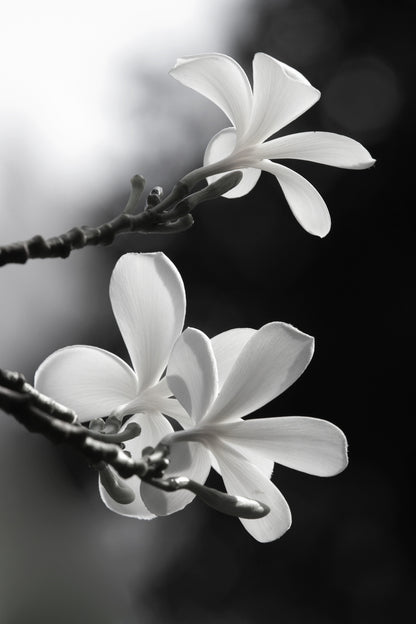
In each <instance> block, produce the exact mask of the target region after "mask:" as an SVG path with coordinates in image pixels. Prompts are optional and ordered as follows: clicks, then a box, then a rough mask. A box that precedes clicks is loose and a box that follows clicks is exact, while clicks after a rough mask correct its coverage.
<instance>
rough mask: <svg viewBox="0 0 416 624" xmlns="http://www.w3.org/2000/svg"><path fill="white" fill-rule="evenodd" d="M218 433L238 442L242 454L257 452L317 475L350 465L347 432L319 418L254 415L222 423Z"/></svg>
mask: <svg viewBox="0 0 416 624" xmlns="http://www.w3.org/2000/svg"><path fill="white" fill-rule="evenodd" d="M218 435H220V436H221V437H222V438H223V439H224V440H225V441H227V442H229V443H231V444H235V445H237V446H238V448H239V450H240V452H241V453H244V454H246V453H247V451H248V452H256V453H258V454H260V455H262V456H263V457H265V458H268V459H271V460H272V461H274V462H277V463H279V464H282V465H283V466H287V467H289V468H294V469H295V470H300V471H302V472H306V473H308V474H311V475H316V476H318V477H331V476H333V475H336V474H338V473H339V472H341V471H342V470H344V468H346V466H347V464H348V456H347V440H346V438H345V435H344V434H343V432H342V431H341V429H339V428H338V427H336V426H335V425H333V424H332V423H330V422H328V421H326V420H321V419H319V418H307V417H303V416H284V417H278V418H253V419H252V420H245V421H241V422H238V423H230V424H227V425H223V426H222V427H221V428H220V432H219V433H218Z"/></svg>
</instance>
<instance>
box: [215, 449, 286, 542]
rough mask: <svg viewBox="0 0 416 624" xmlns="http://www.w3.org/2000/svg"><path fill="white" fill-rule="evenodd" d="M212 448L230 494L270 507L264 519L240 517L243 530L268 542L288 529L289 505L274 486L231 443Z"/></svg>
mask: <svg viewBox="0 0 416 624" xmlns="http://www.w3.org/2000/svg"><path fill="white" fill-rule="evenodd" d="M211 451H212V452H213V453H214V454H215V456H216V458H217V460H218V464H219V466H220V469H221V476H222V478H223V480H224V484H225V487H226V489H227V491H228V492H229V493H230V494H233V495H235V496H246V497H247V498H252V499H254V500H258V501H260V502H261V503H265V504H266V505H268V506H269V507H270V512H269V513H268V514H267V516H265V517H264V518H260V519H258V520H246V519H245V518H240V521H241V522H242V524H243V526H244V527H245V529H246V530H247V531H248V532H249V533H250V535H252V536H253V537H254V538H255V539H256V540H257V541H259V542H271V541H273V540H275V539H277V538H279V537H281V536H282V535H283V533H285V532H286V531H287V530H288V529H289V527H290V525H291V521H292V519H291V514H290V509H289V506H288V504H287V502H286V500H285V498H284V497H283V495H282V494H281V493H280V491H279V490H278V489H277V487H276V486H275V485H274V484H273V483H272V482H271V481H270V479H268V478H267V477H266V476H265V475H264V474H263V473H262V472H261V471H260V470H259V469H258V468H257V467H256V466H254V465H253V464H252V463H251V462H250V461H248V459H246V458H245V457H244V456H243V455H242V454H241V453H239V452H238V450H237V449H235V448H233V447H232V446H231V445H229V444H224V443H223V442H218V443H216V444H215V447H213V448H211Z"/></svg>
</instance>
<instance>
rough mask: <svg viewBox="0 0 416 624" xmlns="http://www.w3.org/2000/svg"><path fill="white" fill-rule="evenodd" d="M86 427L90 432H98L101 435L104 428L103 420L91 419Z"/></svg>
mask: <svg viewBox="0 0 416 624" xmlns="http://www.w3.org/2000/svg"><path fill="white" fill-rule="evenodd" d="M88 427H89V429H90V430H91V431H98V432H99V433H101V432H102V431H104V428H105V420H104V419H103V418H93V419H92V420H90V422H89V425H88Z"/></svg>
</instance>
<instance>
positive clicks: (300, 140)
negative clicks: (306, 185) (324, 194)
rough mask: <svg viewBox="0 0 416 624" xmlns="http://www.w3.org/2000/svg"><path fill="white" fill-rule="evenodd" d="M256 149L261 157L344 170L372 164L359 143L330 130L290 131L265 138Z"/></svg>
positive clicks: (365, 167)
mask: <svg viewBox="0 0 416 624" xmlns="http://www.w3.org/2000/svg"><path fill="white" fill-rule="evenodd" d="M256 151H257V154H258V155H259V157H260V158H271V159H274V158H296V159H298V160H309V161H311V162H316V163H321V164H322V165H331V166H332V167H341V168H344V169H367V168H368V167H371V166H372V165H374V163H375V160H374V158H372V157H371V155H370V153H369V152H368V151H367V150H366V149H365V147H364V146H363V145H361V143H358V141H354V139H350V138H349V137H346V136H343V135H341V134H334V133H332V132H300V133H298V134H290V135H288V136H284V137H280V138H278V139H273V140H272V141H267V143H263V144H262V145H259V146H258V147H257V148H256Z"/></svg>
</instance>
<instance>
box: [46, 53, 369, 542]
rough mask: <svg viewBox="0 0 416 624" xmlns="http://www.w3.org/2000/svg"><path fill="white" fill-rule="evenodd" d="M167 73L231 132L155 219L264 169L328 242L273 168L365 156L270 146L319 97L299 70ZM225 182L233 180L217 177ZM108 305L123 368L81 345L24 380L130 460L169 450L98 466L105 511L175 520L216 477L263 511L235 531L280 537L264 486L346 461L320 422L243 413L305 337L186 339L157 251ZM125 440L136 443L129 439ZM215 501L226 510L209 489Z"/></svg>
mask: <svg viewBox="0 0 416 624" xmlns="http://www.w3.org/2000/svg"><path fill="white" fill-rule="evenodd" d="M171 75H172V76H173V77H174V78H176V79H177V80H178V81H179V82H181V83H182V84H184V85H186V86H188V87H190V88H192V89H194V90H195V91H197V92H199V93H200V94H202V95H204V96H205V97H207V98H209V99H210V100H211V101H213V102H214V103H215V104H216V105H217V106H219V107H220V108H221V109H222V110H223V112H224V113H225V114H226V115H227V117H228V118H229V120H230V121H231V123H232V126H231V127H228V128H225V129H224V130H221V131H220V132H219V133H218V134H216V135H215V136H214V137H213V139H211V141H210V142H209V144H208V146H207V148H206V152H205V157H204V165H203V167H201V168H199V169H197V170H195V171H193V172H191V173H190V174H188V175H187V176H185V177H184V178H182V180H181V181H180V183H178V185H177V186H176V187H175V188H174V191H175V189H176V190H177V188H179V191H180V192H179V195H178V193H176V195H175V192H174V191H172V193H171V194H170V195H169V196H168V198H165V199H164V200H163V201H162V202H161V203H160V204H159V208H158V210H159V212H163V210H164V211H165V212H166V210H167V208H166V207H167V206H168V205H169V206H170V204H168V199H169V201H171V202H172V201H173V205H174V204H175V202H178V201H179V204H178V205H177V206H176V208H175V210H176V213H175V218H180V216H181V215H182V216H183V214H185V212H186V211H185V212H183V211H184V210H185V207H186V210H188V212H189V210H191V209H192V206H193V205H194V204H195V205H196V203H197V200H198V201H202V200H204V199H206V198H207V197H208V196H209V195H210V193H211V194H212V193H214V191H215V193H216V195H215V193H214V195H213V196H218V195H219V194H220V193H223V194H224V196H225V197H229V198H233V197H241V196H243V195H245V194H247V193H248V192H249V191H250V190H251V189H252V188H253V187H254V186H255V184H256V182H257V180H258V179H259V176H260V173H261V171H266V172H269V173H272V174H273V175H275V177H276V178H277V180H278V182H279V184H280V186H281V188H282V190H283V193H284V195H285V197H286V199H287V202H288V204H289V206H290V208H291V210H292V212H293V214H294V216H295V217H296V219H297V220H298V221H299V223H300V224H301V225H302V226H303V228H305V230H307V231H308V232H310V233H312V234H315V235H317V236H321V237H322V236H325V235H326V234H327V233H328V231H329V229H330V223H331V222H330V217H329V212H328V209H327V207H326V204H325V202H324V200H323V199H322V197H321V195H320V194H319V193H318V191H317V190H316V189H315V188H314V187H313V186H312V185H311V184H310V183H309V182H308V181H307V180H306V179H305V178H303V177H302V176H301V175H299V174H298V173H296V172H295V171H293V170H292V169H289V168H288V167H286V166H284V165H282V164H280V163H276V162H273V161H274V160H276V159H299V160H308V161H312V162H315V163H321V164H325V165H332V166H334V167H342V168H349V169H365V168H367V167H370V166H371V165H372V164H373V163H374V160H373V158H372V157H371V156H370V154H369V152H368V151H367V150H366V149H365V148H364V147H363V146H362V145H361V144H360V143H358V142H357V141H355V140H353V139H351V138H348V137H345V136H341V135H339V134H333V133H328V132H301V133H297V134H291V135H289V136H281V137H278V138H274V139H272V140H268V139H270V137H271V136H272V135H274V134H276V133H277V132H278V131H280V130H281V129H282V128H284V127H285V126H286V125H288V124H289V123H290V122H292V121H294V120H295V119H296V118H298V117H299V116H300V115H302V114H303V113H304V112H305V111H307V110H308V109H309V108H310V107H311V106H313V104H315V103H316V102H317V100H318V99H319V97H320V93H319V91H318V90H317V89H315V88H314V87H313V86H312V85H311V84H310V83H309V82H308V81H307V80H306V78H305V77H304V76H302V74H300V73H299V72H298V71H296V70H294V69H293V68H291V67H288V66H287V65H285V64H284V63H281V62H279V61H277V60H276V59H274V58H272V57H270V56H268V55H267V54H263V53H259V54H256V55H255V57H254V60H253V87H251V85H250V83H249V80H248V78H247V76H246V74H245V73H244V71H243V70H242V68H241V67H240V66H239V65H238V64H237V63H236V62H235V61H234V60H233V59H232V58H230V57H228V56H225V55H223V54H203V55H199V56H193V57H187V58H182V59H179V60H178V62H177V64H176V65H175V67H174V68H173V69H172V70H171ZM232 171H237V172H238V171H241V175H240V174H239V173H233V174H229V173H228V177H226V178H224V174H227V172H232ZM204 178H206V179H207V180H208V182H209V184H211V183H212V182H215V183H214V184H211V185H210V186H207V187H206V188H205V189H203V190H202V191H197V192H196V193H195V194H194V196H192V197H194V200H193V203H192V201H190V198H189V197H187V198H186V200H184V201H183V202H182V204H181V203H180V202H181V200H183V198H184V193H185V191H186V192H187V191H189V188H190V187H193V186H194V185H195V183H196V182H200V181H201V180H202V179H204ZM190 181H191V182H192V184H190ZM233 185H234V186H233ZM188 187H189V188H188ZM206 189H208V191H206ZM210 189H211V191H210ZM181 193H182V194H181ZM178 198H179V199H178ZM195 198H197V199H195ZM159 200H160V198H159V199H158V201H159ZM187 202H188V203H187ZM185 205H186V206H185ZM184 206H185V207H184ZM186 214H187V217H189V219H190V221H191V220H192V219H191V217H190V216H189V214H188V213H186ZM110 300H111V305H112V308H113V312H114V316H115V318H116V321H117V323H118V326H119V329H120V332H121V334H122V337H123V339H124V342H125V344H126V347H127V351H128V353H129V356H130V359H131V366H130V365H129V364H127V363H126V362H124V361H123V360H121V359H120V358H119V357H117V356H116V355H114V354H112V353H110V352H108V351H105V350H103V349H98V348H95V347H89V346H82V345H78V346H72V347H67V348H64V349H60V350H59V351H56V352H55V353H53V354H52V355H50V356H49V357H48V358H47V359H46V360H45V361H44V362H43V363H42V364H41V365H40V367H39V368H38V370H37V372H36V376H35V385H36V388H37V390H38V391H40V392H42V393H44V394H46V395H48V396H49V397H52V398H53V399H54V400H55V401H58V402H59V403H62V404H63V405H65V406H67V407H68V408H71V409H72V410H74V411H75V412H76V413H77V414H78V417H79V419H80V421H81V422H84V423H88V422H89V423H90V428H91V427H95V426H99V427H100V426H101V424H103V423H104V421H103V420H101V419H104V418H107V421H106V423H105V427H109V426H110V425H108V423H110V422H111V423H112V424H111V426H115V428H116V431H117V434H120V435H119V437H117V436H116V439H117V441H120V440H125V442H123V443H122V449H123V451H124V453H126V454H127V455H128V456H129V457H132V458H133V459H135V460H139V459H140V458H141V457H142V455H143V454H145V455H146V457H149V453H150V454H152V453H154V454H155V455H157V454H158V453H159V454H160V453H162V455H163V453H164V450H163V449H168V451H169V462H168V461H167V460H166V457H165V456H164V455H163V456H162V460H163V462H164V463H163V465H162V464H161V465H160V466H162V467H160V466H158V467H157V469H154V472H153V473H152V475H151V477H148V478H146V476H145V475H144V474H142V478H141V479H140V478H139V477H138V476H132V477H129V478H126V479H122V478H121V477H120V476H119V475H117V474H116V472H115V471H114V470H113V468H111V467H110V466H108V465H104V466H102V465H101V464H103V462H100V466H97V467H98V469H99V471H100V479H99V490H100V494H101V497H102V499H103V501H104V503H105V504H106V505H107V506H108V507H109V508H110V509H111V510H113V511H115V512H117V513H119V514H122V515H126V516H131V517H135V518H143V519H151V518H154V517H156V516H163V515H168V514H172V513H174V512H177V511H179V510H181V509H183V508H184V507H185V506H186V505H188V504H189V503H190V502H191V501H192V499H193V498H194V496H195V492H196V491H198V488H199V491H201V490H204V492H205V493H206V492H207V491H208V490H206V488H203V486H202V484H204V483H205V481H206V479H207V477H208V475H209V473H210V471H211V468H213V469H214V470H215V471H217V472H218V473H219V474H220V475H221V477H222V479H223V481H224V485H225V489H226V490H227V492H228V493H229V494H230V495H231V496H232V497H239V498H237V499H235V500H237V501H239V502H240V503H241V501H242V500H243V499H244V500H245V501H246V502H247V499H249V500H248V503H252V502H253V501H258V502H259V503H260V505H259V507H261V514H257V515H255V514H251V516H250V514H246V516H245V517H242V516H243V514H242V513H240V520H241V522H242V523H243V525H244V527H245V528H246V530H247V531H248V532H249V533H250V534H251V535H252V536H253V537H254V538H255V539H256V540H258V541H260V542H268V541H271V540H274V539H277V538H278V537H280V536H281V535H282V534H283V533H284V532H285V531H287V529H288V528H289V526H290V524H291V514H290V509H289V506H288V504H287V502H286V500H285V498H284V497H283V495H282V494H281V492H280V491H279V489H278V488H277V487H276V485H275V484H274V483H273V481H272V472H273V467H274V464H275V463H278V464H281V465H284V466H287V467H289V468H294V469H296V470H299V471H302V472H306V473H308V474H311V475H316V476H321V477H328V476H332V475H336V474H338V473H339V472H341V471H342V470H343V469H344V468H345V467H346V465H347V462H348V459H347V442H346V438H345V436H344V434H343V433H342V431H341V430H340V429H339V428H338V427H336V426H335V425H333V424H332V423H330V422H328V421H326V420H321V419H318V418H309V417H305V416H285V417H270V418H261V417H260V418H258V417H257V416H254V417H253V416H252V414H253V412H256V411H257V410H258V409H260V408H261V407H263V406H264V405H266V404H267V403H269V402H270V401H272V400H273V399H275V398H276V397H277V396H279V395H280V394H281V393H282V392H284V391H285V390H286V389H287V388H288V387H289V386H291V385H292V384H293V383H294V382H295V381H296V380H297V379H298V377H299V376H300V375H301V374H302V373H303V371H304V370H305V369H306V367H307V366H308V364H309V362H310V361H311V358H312V355H313V350H314V340H313V338H312V337H311V336H308V335H307V334H304V333H303V332H301V331H299V330H298V329H296V328H295V327H293V326H292V325H289V324H287V323H282V322H272V323H268V324H266V325H264V326H263V327H261V328H260V329H258V330H255V329H250V328H238V329H232V330H229V331H225V332H223V333H221V334H219V335H217V336H214V337H213V338H212V339H209V338H208V337H207V336H206V335H205V334H204V333H203V332H201V331H199V330H198V329H195V328H192V327H188V328H187V329H185V330H184V320H185V308H186V299H185V289H184V285H183V282H182V279H181V276H180V274H179V272H178V271H177V269H176V267H175V266H174V265H173V264H172V262H171V261H170V260H169V259H168V258H167V257H166V256H165V255H164V254H163V253H161V252H157V253H143V254H136V253H130V254H126V255H124V256H122V257H121V258H120V260H119V261H118V262H117V264H116V266H115V268H114V271H113V274H112V277H111V282H110ZM97 419H100V423H101V424H99V422H98V421H97ZM114 423H116V424H115V425H114ZM132 423H135V425H134V426H132ZM137 425H139V427H137ZM129 426H130V428H129V431H128V432H127V431H126V429H127V428H128V427H129ZM132 430H133V431H134V432H137V431H141V433H140V435H136V433H133V434H132V435H133V436H135V435H136V437H132V435H131V431H132ZM149 449H150V450H149ZM155 449H156V450H155ZM116 450H117V451H118V449H116ZM150 456H152V455H150ZM122 458H123V459H126V457H125V455H122ZM143 461H145V460H143ZM128 474H132V473H131V472H130V473H128ZM175 477H176V479H175ZM180 478H182V481H181V483H182V486H180V485H179V483H180ZM114 483H115V484H116V486H117V487H113V485H114ZM172 483H176V485H178V487H177V488H176V487H170V486H171V484H172ZM184 483H186V484H187V485H188V486H189V484H191V486H189V487H185V486H183V484H184ZM172 490H174V491H172ZM117 492H121V493H122V495H118V493H117ZM210 495H211V494H209V496H210ZM215 496H217V497H222V499H227V501H229V500H230V497H227V496H226V495H225V494H221V495H220V494H218V492H217V493H216V494H215ZM232 500H233V501H234V499H232ZM240 511H241V508H240ZM235 515H238V514H235Z"/></svg>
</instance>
